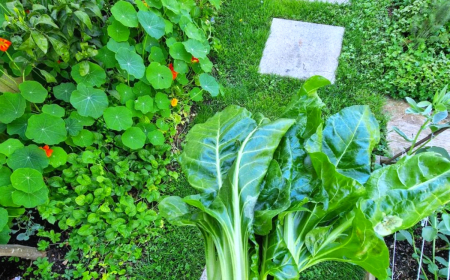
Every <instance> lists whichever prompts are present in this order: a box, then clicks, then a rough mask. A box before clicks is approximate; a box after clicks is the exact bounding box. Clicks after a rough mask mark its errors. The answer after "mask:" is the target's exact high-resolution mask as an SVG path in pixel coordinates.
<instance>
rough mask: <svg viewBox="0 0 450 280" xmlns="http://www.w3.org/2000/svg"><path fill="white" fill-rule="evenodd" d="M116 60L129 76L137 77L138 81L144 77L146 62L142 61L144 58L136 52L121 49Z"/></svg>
mask: <svg viewBox="0 0 450 280" xmlns="http://www.w3.org/2000/svg"><path fill="white" fill-rule="evenodd" d="M116 59H117V61H118V62H119V65H120V68H122V69H123V70H125V71H127V73H128V74H130V75H132V76H134V77H136V78H137V79H140V78H142V77H144V74H145V65H144V60H142V57H141V56H140V55H138V54H137V53H136V52H135V51H130V50H127V49H125V48H121V49H119V50H118V51H117V53H116Z"/></svg>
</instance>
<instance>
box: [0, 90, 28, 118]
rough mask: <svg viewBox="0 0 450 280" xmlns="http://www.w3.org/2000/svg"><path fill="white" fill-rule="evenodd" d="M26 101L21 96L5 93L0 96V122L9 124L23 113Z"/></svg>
mask: <svg viewBox="0 0 450 280" xmlns="http://www.w3.org/2000/svg"><path fill="white" fill-rule="evenodd" d="M25 107H26V101H25V98H23V96H22V95H20V94H17V93H9V92H5V93H4V94H3V95H1V96H0V122H2V123H6V124H8V123H10V122H12V121H14V120H15V119H18V118H20V117H21V116H22V115H23V113H24V112H25Z"/></svg>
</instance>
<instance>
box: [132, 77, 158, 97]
mask: <svg viewBox="0 0 450 280" xmlns="http://www.w3.org/2000/svg"><path fill="white" fill-rule="evenodd" d="M133 92H134V95H135V96H136V97H139V96H144V95H153V91H152V87H151V86H150V85H148V84H146V83H144V82H143V81H139V82H137V83H135V84H134V87H133Z"/></svg>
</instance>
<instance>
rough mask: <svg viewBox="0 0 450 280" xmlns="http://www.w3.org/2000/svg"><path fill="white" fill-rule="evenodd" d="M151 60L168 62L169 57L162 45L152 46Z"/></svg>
mask: <svg viewBox="0 0 450 280" xmlns="http://www.w3.org/2000/svg"><path fill="white" fill-rule="evenodd" d="M149 59H150V62H153V61H155V62H159V63H166V59H167V57H166V56H165V55H164V53H163V51H162V49H161V48H160V47H152V49H151V52H150V58H149Z"/></svg>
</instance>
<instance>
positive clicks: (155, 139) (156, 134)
mask: <svg viewBox="0 0 450 280" xmlns="http://www.w3.org/2000/svg"><path fill="white" fill-rule="evenodd" d="M147 137H148V140H150V143H152V144H153V145H154V146H160V145H162V144H164V134H162V132H161V131H159V130H153V131H150V132H149V133H148V134H147Z"/></svg>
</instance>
